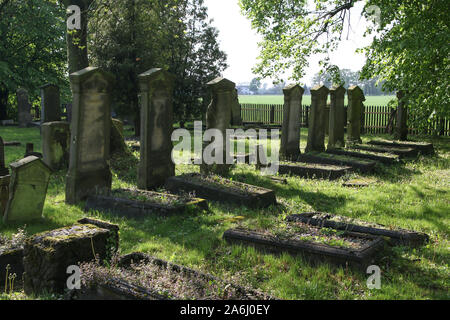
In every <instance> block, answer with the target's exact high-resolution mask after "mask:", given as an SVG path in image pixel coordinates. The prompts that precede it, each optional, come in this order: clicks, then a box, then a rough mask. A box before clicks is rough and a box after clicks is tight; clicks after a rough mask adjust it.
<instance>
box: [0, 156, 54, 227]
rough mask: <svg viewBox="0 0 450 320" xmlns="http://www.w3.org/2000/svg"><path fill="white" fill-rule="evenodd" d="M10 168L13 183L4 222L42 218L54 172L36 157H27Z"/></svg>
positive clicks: (12, 164)
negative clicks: (49, 182)
mask: <svg viewBox="0 0 450 320" xmlns="http://www.w3.org/2000/svg"><path fill="white" fill-rule="evenodd" d="M10 166H11V169H12V173H11V183H10V190H9V199H8V203H7V205H6V210H5V214H4V217H3V220H4V222H10V221H13V222H17V221H30V220H36V219H39V218H41V217H42V209H43V207H44V202H45V197H46V195H47V187H48V181H49V179H50V174H51V172H52V170H51V169H50V168H49V167H48V166H47V165H46V164H45V163H44V162H43V161H42V160H41V159H39V158H38V157H35V156H29V157H26V158H24V159H21V160H19V161H17V162H14V163H11V164H10Z"/></svg>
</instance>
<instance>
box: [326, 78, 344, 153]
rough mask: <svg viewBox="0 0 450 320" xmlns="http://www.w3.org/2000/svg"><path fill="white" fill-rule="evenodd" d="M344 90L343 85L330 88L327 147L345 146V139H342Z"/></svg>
mask: <svg viewBox="0 0 450 320" xmlns="http://www.w3.org/2000/svg"><path fill="white" fill-rule="evenodd" d="M345 92H346V90H345V88H344V87H343V86H333V87H332V88H331V89H330V96H331V105H330V119H329V134H328V149H334V148H343V147H345V140H344V126H345V111H344V99H345Z"/></svg>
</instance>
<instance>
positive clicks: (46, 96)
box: [41, 84, 61, 124]
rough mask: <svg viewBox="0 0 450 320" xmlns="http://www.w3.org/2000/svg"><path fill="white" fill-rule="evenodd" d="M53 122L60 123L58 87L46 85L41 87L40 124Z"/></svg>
mask: <svg viewBox="0 0 450 320" xmlns="http://www.w3.org/2000/svg"><path fill="white" fill-rule="evenodd" d="M53 121H61V103H60V98H59V87H58V86H57V85H54V84H46V85H44V86H42V87H41V124H42V123H45V122H53Z"/></svg>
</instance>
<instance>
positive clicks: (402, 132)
mask: <svg viewBox="0 0 450 320" xmlns="http://www.w3.org/2000/svg"><path fill="white" fill-rule="evenodd" d="M404 98H405V93H404V91H398V92H397V99H398V107H397V124H396V126H395V133H394V139H395V140H401V141H406V140H407V137H408V126H407V120H408V112H407V108H406V106H405V101H404Z"/></svg>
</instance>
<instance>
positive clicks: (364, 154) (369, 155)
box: [326, 149, 400, 165]
mask: <svg viewBox="0 0 450 320" xmlns="http://www.w3.org/2000/svg"><path fill="white" fill-rule="evenodd" d="M326 152H327V153H330V154H337V155H342V156H350V157H355V158H362V159H369V160H374V161H378V162H381V163H383V164H386V165H392V164H394V163H399V162H400V157H399V156H398V155H391V154H383V153H377V152H371V151H363V150H361V151H354V150H353V151H352V150H351V149H328V150H327V151H326Z"/></svg>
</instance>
